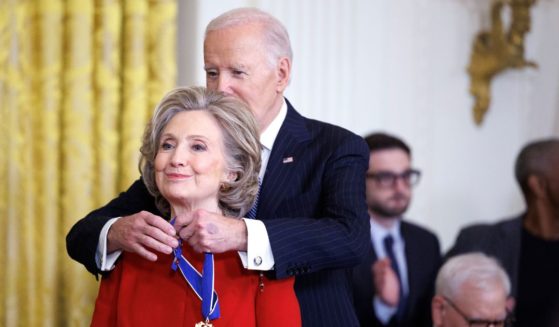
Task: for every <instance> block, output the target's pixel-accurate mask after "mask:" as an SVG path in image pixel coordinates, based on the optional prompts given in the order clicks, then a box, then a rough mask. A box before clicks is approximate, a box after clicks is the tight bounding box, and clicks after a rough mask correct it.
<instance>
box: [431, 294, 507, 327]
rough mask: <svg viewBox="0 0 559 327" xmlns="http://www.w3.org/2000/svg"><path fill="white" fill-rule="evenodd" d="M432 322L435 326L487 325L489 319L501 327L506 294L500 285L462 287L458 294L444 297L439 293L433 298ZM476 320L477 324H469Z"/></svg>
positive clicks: (504, 313) (504, 317)
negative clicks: (478, 287) (481, 287)
mask: <svg viewBox="0 0 559 327" xmlns="http://www.w3.org/2000/svg"><path fill="white" fill-rule="evenodd" d="M432 314H433V324H434V325H435V326H436V327H468V326H470V325H472V326H487V325H488V322H490V321H498V322H500V323H496V324H494V326H497V327H503V326H504V325H505V324H504V320H505V319H506V317H507V295H506V293H505V291H504V289H503V288H502V287H499V286H496V287H494V288H493V289H484V290H479V289H476V288H474V287H462V288H461V292H459V296H456V297H455V298H453V299H445V298H443V297H442V296H440V295H436V296H435V297H434V298H433V306H432ZM468 320H470V321H472V322H473V321H474V320H475V321H478V324H475V323H474V324H469V323H468Z"/></svg>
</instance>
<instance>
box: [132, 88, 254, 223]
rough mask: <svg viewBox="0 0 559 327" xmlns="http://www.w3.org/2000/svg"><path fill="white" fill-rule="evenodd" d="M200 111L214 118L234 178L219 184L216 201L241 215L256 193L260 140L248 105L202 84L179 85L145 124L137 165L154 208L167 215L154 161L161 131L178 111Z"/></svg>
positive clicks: (166, 203)
mask: <svg viewBox="0 0 559 327" xmlns="http://www.w3.org/2000/svg"><path fill="white" fill-rule="evenodd" d="M193 110H202V111H206V112H208V113H209V114H210V115H211V116H212V117H214V118H215V120H216V121H217V123H218V125H219V126H220V127H221V131H222V133H223V148H224V151H225V162H226V167H227V168H226V169H227V170H228V172H230V173H232V174H233V175H234V176H236V179H235V180H234V181H231V182H227V183H226V184H222V185H221V187H220V190H219V192H218V203H219V206H220V208H221V209H222V210H223V211H224V213H225V214H226V215H229V216H234V217H242V216H243V215H244V214H245V213H246V212H247V211H248V210H249V209H250V207H251V206H252V203H253V201H254V198H255V197H256V194H257V193H258V173H259V171H260V164H261V159H260V141H259V134H258V127H257V124H256V121H255V119H254V116H253V115H252V113H251V112H250V110H249V108H248V107H247V106H246V105H245V104H244V103H243V102H241V101H240V100H238V99H236V98H233V97H231V96H227V95H225V94H223V93H220V92H217V91H210V90H207V89H206V88H204V87H179V88H176V89H174V90H172V91H170V92H169V93H167V94H166V95H165V96H164V97H163V99H162V100H161V102H160V103H159V104H158V105H157V107H156V108H155V113H154V115H153V118H152V119H151V121H150V122H149V123H148V125H147V126H146V129H145V131H144V137H143V141H142V147H141V148H140V152H141V154H142V157H141V159H140V164H139V168H140V171H141V173H142V178H143V180H144V183H145V185H146V187H147V189H148V191H149V192H150V193H151V194H152V195H153V196H154V197H155V200H156V205H157V207H158V209H159V210H160V211H161V212H162V213H163V214H165V215H169V214H170V207H169V203H168V202H167V200H166V199H165V198H163V196H162V195H161V193H160V192H159V189H158V188H157V184H156V182H155V169H154V161H155V157H156V155H157V152H158V149H159V142H160V138H161V134H162V133H163V130H164V129H165V127H166V126H167V124H168V123H169V122H170V121H171V119H172V118H173V117H174V116H175V115H177V114H178V113H180V112H184V111H193Z"/></svg>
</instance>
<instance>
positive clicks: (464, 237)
mask: <svg viewBox="0 0 559 327" xmlns="http://www.w3.org/2000/svg"><path fill="white" fill-rule="evenodd" d="M485 234H486V227H485V226H483V225H473V226H469V227H466V228H463V229H462V230H460V232H459V233H458V236H457V237H456V242H455V243H454V245H453V246H452V248H451V249H450V250H448V252H447V253H446V255H445V256H444V261H446V260H448V259H450V258H451V257H453V256H456V255H459V254H464V253H469V252H473V251H482V250H483V246H482V244H483V243H484V240H485Z"/></svg>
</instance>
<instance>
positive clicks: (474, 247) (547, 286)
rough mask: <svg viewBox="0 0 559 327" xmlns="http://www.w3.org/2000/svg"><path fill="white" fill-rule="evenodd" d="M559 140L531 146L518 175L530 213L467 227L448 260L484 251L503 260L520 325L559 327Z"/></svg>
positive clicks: (525, 151)
mask: <svg viewBox="0 0 559 327" xmlns="http://www.w3.org/2000/svg"><path fill="white" fill-rule="evenodd" d="M558 167H559V139H558V138H548V139H542V140H537V141H533V142H530V143H528V144H526V145H525V146H524V147H523V148H522V150H521V151H520V153H519V154H518V157H517V159H516V164H515V169H514V170H515V176H516V180H517V182H518V185H519V186H520V189H521V190H522V194H523V195H524V200H525V203H526V211H525V212H524V213H522V214H520V215H518V216H517V217H515V218H512V219H506V220H502V221H498V222H496V223H493V224H476V225H472V226H468V227H465V228H463V229H462V230H461V231H460V232H459V234H458V237H457V239H456V243H455V244H454V246H453V247H452V248H451V249H450V250H449V252H448V253H447V255H446V257H452V256H454V255H456V254H460V253H467V252H471V251H481V252H484V253H486V254H488V255H491V256H494V257H496V258H498V259H499V261H500V262H501V263H502V264H503V267H504V268H505V270H506V271H507V273H508V275H509V276H510V279H511V294H512V296H514V298H515V299H516V305H515V308H514V314H515V317H516V325H515V326H541V327H548V326H549V327H555V326H557V325H558V323H559V321H558V320H557V319H558V318H559V317H558V314H557V312H559V283H558V282H557V276H559V260H557V258H559V168H558Z"/></svg>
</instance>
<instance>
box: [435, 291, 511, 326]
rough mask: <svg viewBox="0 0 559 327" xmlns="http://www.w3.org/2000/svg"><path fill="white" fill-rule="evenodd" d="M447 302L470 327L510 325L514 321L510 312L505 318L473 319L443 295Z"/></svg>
mask: <svg viewBox="0 0 559 327" xmlns="http://www.w3.org/2000/svg"><path fill="white" fill-rule="evenodd" d="M443 298H444V300H445V301H446V303H448V304H449V305H450V306H451V307H452V308H453V309H454V310H455V311H456V312H458V314H459V315H460V316H461V317H462V318H464V320H465V321H466V322H467V323H468V326H470V327H510V326H512V324H513V322H514V317H513V316H512V315H511V314H510V313H509V312H508V310H507V316H506V317H505V319H503V320H484V319H472V318H469V317H468V316H466V314H465V313H464V312H462V310H460V309H458V307H457V306H456V304H454V302H452V301H451V300H450V299H449V298H447V297H443Z"/></svg>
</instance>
